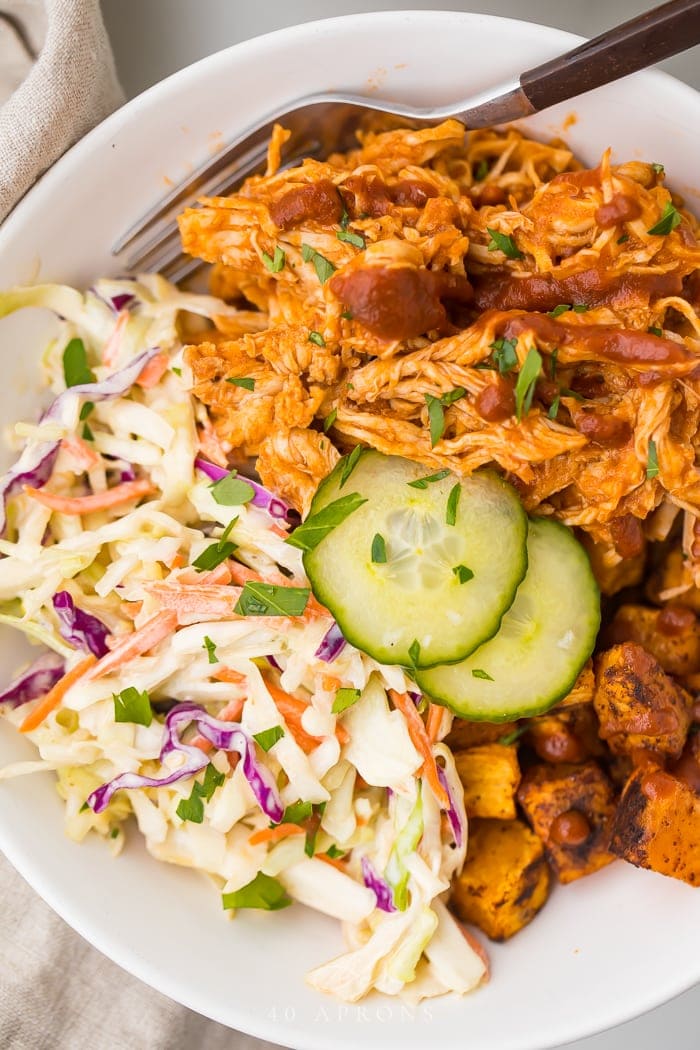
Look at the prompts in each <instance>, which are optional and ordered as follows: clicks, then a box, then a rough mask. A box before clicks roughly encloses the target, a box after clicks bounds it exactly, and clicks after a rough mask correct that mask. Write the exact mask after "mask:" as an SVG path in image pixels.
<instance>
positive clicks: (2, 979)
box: [0, 0, 273, 1050]
mask: <svg viewBox="0 0 700 1050" xmlns="http://www.w3.org/2000/svg"><path fill="white" fill-rule="evenodd" d="M37 54H38V56H39V57H38V58H37V59H36V61H35V56H36V55H37ZM6 99H7V101H5V100H6ZM122 100H123V97H122V93H121V88H120V87H119V83H118V81H117V77H116V73H115V70H114V61H113V58H112V52H111V49H110V46H109V42H108V40H107V35H106V33H105V29H104V25H103V22H102V16H101V14H100V8H99V3H98V0H46V2H45V3H44V2H41V0H13V2H9V3H8V2H3V0H0V221H1V220H2V219H3V218H4V217H5V215H7V213H8V212H9V211H10V210H11V209H12V208H13V207H14V205H15V204H16V203H17V201H18V200H19V199H20V197H22V196H23V195H24V193H26V191H27V190H28V189H29V187H30V186H31V185H32V184H33V183H34V182H35V181H36V179H37V178H38V177H39V175H41V173H42V172H43V171H45V170H46V168H47V167H49V165H51V164H52V163H53V162H54V161H55V160H56V159H57V158H58V157H60V156H61V154H62V153H64V152H65V150H66V149H68V147H69V146H71V145H72V144H73V143H74V142H75V141H77V139H79V138H80V137H81V135H83V134H85V132H86V131H88V130H89V129H90V128H91V127H93V126H94V125H95V124H96V123H98V121H100V120H102V118H103V117H105V116H107V114H108V113H110V112H111V111H112V110H113V109H114V108H115V107H116V106H118V105H119V104H120V103H121V102H122ZM3 102H4V105H2V103H3ZM225 932H226V931H225V929H223V928H222V936H225ZM268 1046H269V1044H267V1043H261V1042H259V1041H258V1040H256V1039H251V1038H249V1037H247V1036H243V1035H240V1034H239V1033H237V1032H232V1031H231V1030H230V1029H228V1028H225V1027H223V1026H222V1025H218V1024H214V1022H212V1021H207V1020H206V1019H205V1018H203V1017H200V1016H199V1015H197V1014H194V1013H191V1012H190V1011H189V1010H186V1009H184V1007H181V1006H178V1005H176V1004H175V1003H173V1002H171V1001H170V1000H169V999H166V998H165V997H164V996H162V995H159V994H158V993H157V992H154V991H152V990H151V989H150V988H148V987H147V986H146V985H144V984H141V982H140V981H137V980H136V979H135V978H133V977H130V976H129V975H128V974H126V973H124V971H123V970H120V969H119V968H118V967H117V966H115V965H114V964H113V963H110V962H109V961H108V960H107V959H105V958H104V957H103V956H102V955H100V954H99V953H98V952H96V951H95V950H94V949H93V948H91V947H90V945H89V944H87V942H86V941H83V940H82V939H81V938H80V937H78V935H77V934H75V933H73V932H72V930H70V929H69V928H68V927H67V926H66V925H65V923H64V922H63V921H62V920H61V919H59V918H58V916H57V915H55V914H54V913H53V912H52V911H51V910H50V909H49V908H48V907H47V905H45V904H44V903H43V901H42V900H41V899H40V898H39V897H38V896H37V895H36V894H35V893H34V891H33V890H32V889H30V887H29V886H27V885H26V883H25V882H24V881H23V880H22V879H21V878H20V876H19V875H18V874H17V873H16V872H15V871H14V870H13V869H12V867H11V866H10V865H9V864H8V862H7V861H6V860H5V859H4V858H3V856H2V854H0V1048H1V1050H265V1048H266V1047H268ZM270 1050H273V1048H271V1047H270Z"/></svg>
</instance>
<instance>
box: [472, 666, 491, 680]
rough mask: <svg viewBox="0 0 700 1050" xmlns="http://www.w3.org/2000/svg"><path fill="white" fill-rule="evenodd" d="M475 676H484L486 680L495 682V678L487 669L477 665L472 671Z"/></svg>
mask: <svg viewBox="0 0 700 1050" xmlns="http://www.w3.org/2000/svg"><path fill="white" fill-rule="evenodd" d="M472 677H473V678H483V680H484V681H485V682H493V678H492V677H491V675H490V674H489V673H488V672H487V671H482V670H481V668H480V667H475V668H474V670H473V671H472Z"/></svg>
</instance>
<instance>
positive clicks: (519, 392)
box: [515, 346, 542, 421]
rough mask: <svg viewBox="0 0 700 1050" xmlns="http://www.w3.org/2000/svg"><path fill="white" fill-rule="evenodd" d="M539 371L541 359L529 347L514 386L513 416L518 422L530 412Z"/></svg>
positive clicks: (535, 351) (532, 348)
mask: <svg viewBox="0 0 700 1050" xmlns="http://www.w3.org/2000/svg"><path fill="white" fill-rule="evenodd" d="M541 371H542V358H541V356H540V354H539V353H538V352H537V350H535V348H534V346H533V347H530V349H529V350H528V352H527V357H526V358H525V360H524V362H523V367H522V368H521V369H520V373H519V375H518V381H517V383H516V384H515V415H516V417H517V419H518V421H520V420H521V419H522V417H523V415H527V413H528V412H529V411H530V406H531V405H532V398H533V397H534V394H535V383H536V382H537V377H538V376H539V374H540V372H541Z"/></svg>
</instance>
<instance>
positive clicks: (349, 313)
mask: <svg viewBox="0 0 700 1050" xmlns="http://www.w3.org/2000/svg"><path fill="white" fill-rule="evenodd" d="M340 316H341V317H342V318H343V320H344V321H352V310H343V312H342V314H341V315H340Z"/></svg>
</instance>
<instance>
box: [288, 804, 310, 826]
mask: <svg viewBox="0 0 700 1050" xmlns="http://www.w3.org/2000/svg"><path fill="white" fill-rule="evenodd" d="M313 811H314V807H313V805H312V804H311V802H301V801H300V802H292V804H291V806H287V808H286V809H285V811H284V813H283V815H282V824H301V822H302V820H308V819H309V817H310V816H311V814H312V813H313Z"/></svg>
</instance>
